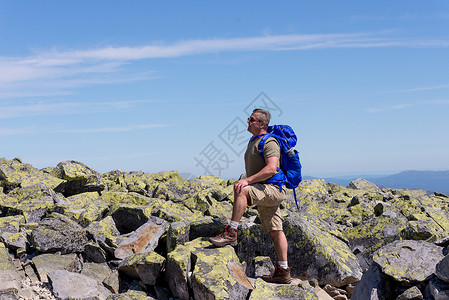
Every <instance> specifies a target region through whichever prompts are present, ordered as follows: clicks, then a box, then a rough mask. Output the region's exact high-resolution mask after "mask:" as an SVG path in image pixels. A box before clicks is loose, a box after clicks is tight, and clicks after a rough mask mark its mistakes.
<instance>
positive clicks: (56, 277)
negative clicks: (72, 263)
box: [47, 270, 111, 300]
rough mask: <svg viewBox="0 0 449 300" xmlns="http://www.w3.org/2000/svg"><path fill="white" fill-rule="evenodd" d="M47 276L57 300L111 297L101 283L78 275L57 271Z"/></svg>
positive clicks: (100, 299)
mask: <svg viewBox="0 0 449 300" xmlns="http://www.w3.org/2000/svg"><path fill="white" fill-rule="evenodd" d="M47 275H48V280H49V282H50V284H51V286H52V289H53V293H54V294H55V296H56V297H58V299H86V300H87V299H95V300H105V299H106V298H107V297H108V296H110V295H111V292H110V291H109V290H108V289H106V288H105V287H104V286H103V284H102V283H101V282H98V281H97V280H95V279H93V278H90V277H87V276H85V275H82V274H79V273H73V272H68V271H62V270H57V271H53V272H50V273H48V274H47Z"/></svg>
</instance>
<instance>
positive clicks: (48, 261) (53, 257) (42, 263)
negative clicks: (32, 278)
mask: <svg viewBox="0 0 449 300" xmlns="http://www.w3.org/2000/svg"><path fill="white" fill-rule="evenodd" d="M32 261H33V265H34V267H35V268H36V271H37V275H38V276H39V279H40V281H42V282H48V279H47V274H48V273H50V272H52V271H56V270H66V271H70V272H77V271H79V270H80V268H81V267H80V266H81V263H80V261H79V259H78V256H77V255H76V254H74V253H71V254H65V255H60V254H52V253H44V254H40V255H37V256H35V257H33V259H32Z"/></svg>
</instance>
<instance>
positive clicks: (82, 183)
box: [51, 160, 104, 197]
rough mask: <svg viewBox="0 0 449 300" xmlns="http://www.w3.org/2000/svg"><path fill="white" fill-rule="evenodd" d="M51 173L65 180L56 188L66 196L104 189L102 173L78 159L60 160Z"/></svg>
mask: <svg viewBox="0 0 449 300" xmlns="http://www.w3.org/2000/svg"><path fill="white" fill-rule="evenodd" d="M51 174H52V175H53V176H55V177H57V178H61V179H64V180H65V181H64V182H62V183H60V184H59V185H58V186H57V187H55V188H54V190H55V191H56V192H59V193H62V194H63V195H64V196H66V197H69V196H72V195H76V194H81V193H85V192H100V191H102V190H103V189H104V183H103V182H102V181H101V176H100V173H98V172H97V171H95V170H93V169H91V168H89V167H87V166H86V165H84V164H83V163H80V162H77V161H73V160H71V161H63V162H60V163H59V164H58V165H57V166H56V168H55V169H54V170H53V171H52V173H51Z"/></svg>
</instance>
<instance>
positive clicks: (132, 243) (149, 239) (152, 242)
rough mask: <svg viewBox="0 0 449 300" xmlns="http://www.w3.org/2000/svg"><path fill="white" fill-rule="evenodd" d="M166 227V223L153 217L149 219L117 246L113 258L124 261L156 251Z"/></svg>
mask: <svg viewBox="0 0 449 300" xmlns="http://www.w3.org/2000/svg"><path fill="white" fill-rule="evenodd" d="M167 226H168V222H167V221H165V220H163V219H159V218H157V217H154V216H152V217H150V219H149V220H148V221H147V222H146V223H145V224H143V225H142V226H140V227H139V228H138V229H137V230H136V231H135V232H133V233H132V234H131V235H130V236H129V237H128V238H127V239H125V240H124V241H122V242H121V243H120V244H119V245H118V246H117V249H116V250H115V252H114V255H115V257H116V258H118V259H124V258H126V257H128V256H131V255H133V254H136V253H145V252H152V251H153V250H154V249H156V247H157V245H158V243H159V239H160V237H161V236H162V235H163V234H164V233H165V231H166V229H167Z"/></svg>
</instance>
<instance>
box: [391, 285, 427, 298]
mask: <svg viewBox="0 0 449 300" xmlns="http://www.w3.org/2000/svg"><path fill="white" fill-rule="evenodd" d="M422 299H424V296H423V294H422V293H421V291H420V290H419V288H418V287H417V286H412V287H411V288H408V289H407V290H405V291H404V292H403V293H402V294H400V295H399V296H398V297H397V298H396V300H422Z"/></svg>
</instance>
